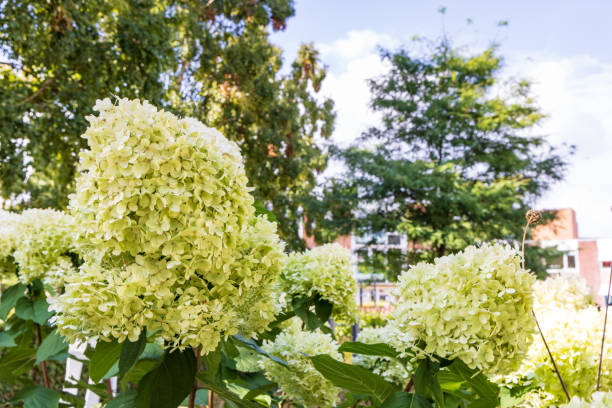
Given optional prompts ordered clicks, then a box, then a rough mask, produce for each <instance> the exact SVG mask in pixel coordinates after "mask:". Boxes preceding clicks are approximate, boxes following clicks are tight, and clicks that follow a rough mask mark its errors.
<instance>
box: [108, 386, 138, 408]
mask: <svg viewBox="0 0 612 408" xmlns="http://www.w3.org/2000/svg"><path fill="white" fill-rule="evenodd" d="M137 394H138V392H137V391H136V390H128V391H126V392H122V393H121V394H119V395H117V396H116V397H115V398H113V399H112V400H110V401H109V402H108V403H107V404H106V405H105V406H104V408H132V407H134V403H135V401H136V395H137Z"/></svg>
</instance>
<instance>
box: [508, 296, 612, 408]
mask: <svg viewBox="0 0 612 408" xmlns="http://www.w3.org/2000/svg"><path fill="white" fill-rule="evenodd" d="M544 311H545V312H544ZM537 316H538V321H539V322H540V327H541V328H542V331H543V333H544V336H545V338H546V341H547V342H548V346H549V347H550V351H551V352H552V355H553V357H554V359H555V363H556V365H557V368H558V369H559V372H560V373H561V377H562V378H563V381H564V382H565V385H566V387H567V390H568V392H569V394H570V395H572V396H579V397H583V398H586V397H589V396H590V395H591V394H592V393H593V392H595V388H596V383H597V370H598V366H599V353H600V345H601V343H600V342H599V341H598V339H601V334H602V330H603V327H602V326H603V314H602V313H601V312H598V311H597V309H595V308H594V307H589V308H585V309H580V310H570V309H558V308H557V309H553V308H550V309H540V311H539V312H538V315H537ZM610 330H612V327H608V331H610ZM517 374H518V375H519V376H520V377H531V378H533V381H535V382H536V383H537V384H538V385H539V386H540V388H541V389H542V390H543V391H544V392H545V393H547V394H550V395H552V396H553V397H554V399H553V401H552V402H553V403H554V404H560V403H563V402H564V401H566V397H565V393H564V392H563V389H562V388H561V384H560V383H559V380H558V379H557V376H556V374H555V372H554V370H553V368H552V365H551V363H550V359H549V357H548V352H547V351H546V348H545V346H544V343H543V342H542V340H541V338H536V339H535V341H534V342H533V344H532V345H531V347H530V348H529V352H528V354H527V358H526V359H525V360H524V361H523V364H522V365H521V367H520V368H519V370H518V373H517ZM611 377H612V356H610V355H609V353H605V354H604V361H603V366H602V374H601V379H602V383H601V388H602V389H603V390H612V378H611Z"/></svg>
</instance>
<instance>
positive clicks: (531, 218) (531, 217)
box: [521, 210, 571, 401]
mask: <svg viewBox="0 0 612 408" xmlns="http://www.w3.org/2000/svg"><path fill="white" fill-rule="evenodd" d="M525 218H526V219H527V223H526V224H525V229H524V231H523V240H522V242H521V255H522V265H523V269H525V238H526V237H527V230H528V229H529V226H530V225H531V224H536V223H538V222H539V221H540V220H541V219H542V214H540V212H539V211H535V210H529V211H527V214H525ZM531 314H532V315H533V320H535V322H536V326H537V327H538V331H539V332H540V337H542V341H543V342H544V346H545V347H546V351H547V352H548V357H550V361H551V362H552V365H553V367H554V369H555V373H557V378H558V379H559V382H560V383H561V387H562V388H563V392H564V393H565V396H566V397H567V400H568V401H571V398H570V395H569V392H567V388H566V387H565V383H564V382H563V378H562V377H561V373H560V372H559V369H558V368H557V364H556V363H555V359H554V357H553V355H552V353H551V352H550V348H549V347H548V343H547V342H546V338H544V332H543V331H542V328H541V327H540V322H538V318H537V317H536V314H535V312H534V311H533V309H531Z"/></svg>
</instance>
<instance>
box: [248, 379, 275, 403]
mask: <svg viewBox="0 0 612 408" xmlns="http://www.w3.org/2000/svg"><path fill="white" fill-rule="evenodd" d="M277 387H278V384H277V383H274V382H272V383H269V384H264V385H260V386H259V387H256V388H253V389H252V390H250V391H249V392H247V393H246V395H245V396H244V397H242V399H243V400H246V401H251V400H252V399H254V398H255V397H257V396H258V395H260V394H263V393H266V392H268V391H272V390H273V389H275V388H277Z"/></svg>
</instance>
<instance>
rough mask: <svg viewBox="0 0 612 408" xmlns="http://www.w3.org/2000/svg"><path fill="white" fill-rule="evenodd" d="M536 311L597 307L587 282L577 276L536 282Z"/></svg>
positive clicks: (534, 306) (565, 276) (564, 276)
mask: <svg viewBox="0 0 612 408" xmlns="http://www.w3.org/2000/svg"><path fill="white" fill-rule="evenodd" d="M533 288H534V294H535V303H534V305H533V308H534V310H536V312H537V311H539V310H542V309H552V310H559V308H564V309H568V310H579V309H584V308H586V307H589V306H594V305H595V299H594V298H593V295H592V294H591V290H590V289H589V287H588V286H587V284H586V281H585V280H584V279H583V278H581V277H580V276H577V275H562V276H558V277H554V278H553V277H549V278H547V279H546V280H543V281H542V280H539V281H536V283H535V285H534V286H533Z"/></svg>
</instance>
